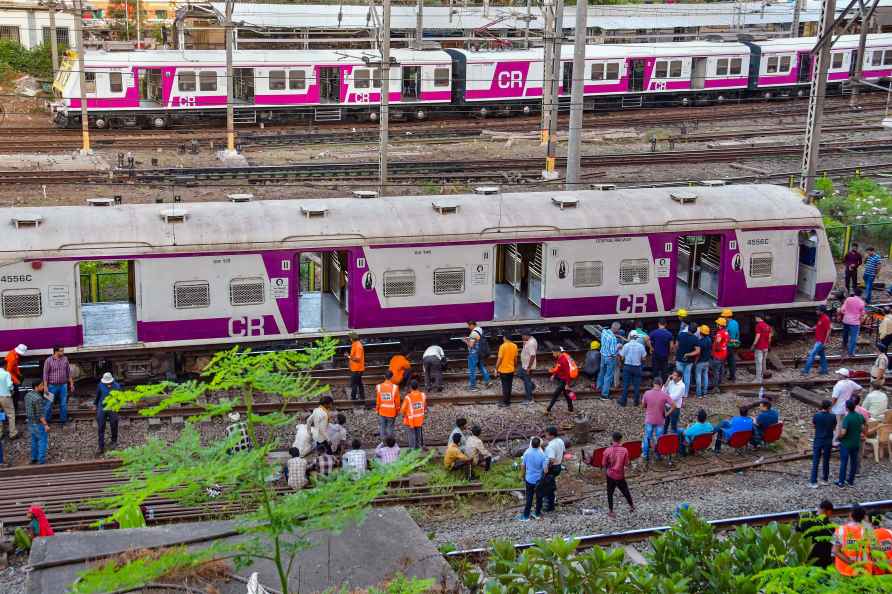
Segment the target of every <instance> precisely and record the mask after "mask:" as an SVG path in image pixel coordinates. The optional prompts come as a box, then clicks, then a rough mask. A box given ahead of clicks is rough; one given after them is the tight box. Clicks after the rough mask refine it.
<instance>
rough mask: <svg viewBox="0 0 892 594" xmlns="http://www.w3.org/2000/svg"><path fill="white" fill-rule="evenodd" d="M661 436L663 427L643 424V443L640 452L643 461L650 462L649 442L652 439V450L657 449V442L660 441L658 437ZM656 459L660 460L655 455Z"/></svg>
mask: <svg viewBox="0 0 892 594" xmlns="http://www.w3.org/2000/svg"><path fill="white" fill-rule="evenodd" d="M661 435H663V425H662V424H656V425H651V424H650V423H645V424H644V443H642V444H641V452H642V454H643V455H644V457H645V459H647V460H650V441H651V439H653V442H654V449H656V448H657V440H659V439H660V436H661ZM657 459H658V460H659V459H660V456H659V454H658V455H657Z"/></svg>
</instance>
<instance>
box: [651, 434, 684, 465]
mask: <svg viewBox="0 0 892 594" xmlns="http://www.w3.org/2000/svg"><path fill="white" fill-rule="evenodd" d="M679 444H680V441H679V439H678V434H677V433H667V434H666V435H661V436H660V438H659V439H658V440H657V448H656V449H657V455H658V456H666V458H667V462H668V464H669V466H672V456H674V455H675V454H677V453H678V447H679Z"/></svg>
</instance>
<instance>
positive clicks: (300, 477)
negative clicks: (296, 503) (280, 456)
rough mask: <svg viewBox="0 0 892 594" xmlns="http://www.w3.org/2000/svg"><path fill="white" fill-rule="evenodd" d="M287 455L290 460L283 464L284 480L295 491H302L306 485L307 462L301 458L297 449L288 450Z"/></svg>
mask: <svg viewBox="0 0 892 594" xmlns="http://www.w3.org/2000/svg"><path fill="white" fill-rule="evenodd" d="M288 454H289V455H290V456H291V458H289V459H288V462H287V463H286V464H285V480H286V481H288V486H289V487H291V488H292V489H294V490H295V491H296V490H298V489H303V488H304V487H305V486H306V485H307V461H306V460H304V459H303V458H301V456H300V450H299V449H297V448H290V449H289V450H288Z"/></svg>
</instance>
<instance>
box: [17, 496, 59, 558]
mask: <svg viewBox="0 0 892 594" xmlns="http://www.w3.org/2000/svg"><path fill="white" fill-rule="evenodd" d="M55 535H56V533H55V532H54V531H53V527H52V526H50V521H49V520H48V519H47V517H46V513H45V512H44V511H43V508H42V507H41V506H39V505H36V504H34V505H32V506H31V507H30V508H28V528H27V529H25V528H16V530H15V536H14V537H13V543H14V544H15V546H16V548H17V549H21V550H30V549H31V543H32V541H33V540H34V539H35V538H39V537H42V536H55Z"/></svg>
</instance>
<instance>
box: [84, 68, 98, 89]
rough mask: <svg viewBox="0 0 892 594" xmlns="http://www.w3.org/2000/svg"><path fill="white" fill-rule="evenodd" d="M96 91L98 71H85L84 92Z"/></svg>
mask: <svg viewBox="0 0 892 594" xmlns="http://www.w3.org/2000/svg"><path fill="white" fill-rule="evenodd" d="M95 92H96V73H95V72H84V93H95Z"/></svg>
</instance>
